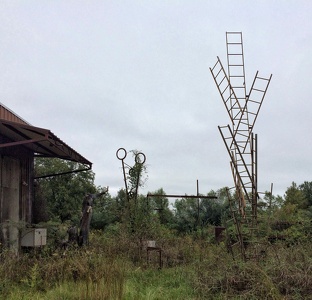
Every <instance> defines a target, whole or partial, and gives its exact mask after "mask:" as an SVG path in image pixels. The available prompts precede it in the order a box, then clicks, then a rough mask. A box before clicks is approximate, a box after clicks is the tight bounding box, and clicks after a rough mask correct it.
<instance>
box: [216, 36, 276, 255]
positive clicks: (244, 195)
mask: <svg viewBox="0 0 312 300" xmlns="http://www.w3.org/2000/svg"><path fill="white" fill-rule="evenodd" d="M226 48H227V65H228V68H227V73H226V70H225V69H224V67H223V65H222V63H221V60H220V58H219V57H217V62H216V63H215V65H214V66H213V67H212V68H210V71H211V74H212V77H213V79H214V81H215V83H216V85H217V88H218V91H219V93H220V95H221V98H222V100H223V103H224V105H225V107H226V110H227V112H228V114H229V117H230V120H231V126H230V125H227V126H218V128H219V131H220V134H221V136H222V139H223V141H224V144H225V146H226V149H227V151H228V153H229V156H230V165H231V170H232V175H233V179H234V187H233V188H234V189H235V193H236V197H235V200H232V199H231V197H230V193H228V195H229V202H230V209H231V215H232V218H231V220H229V221H231V222H233V223H234V228H235V237H234V241H232V242H231V243H230V250H231V252H232V254H233V257H236V256H237V255H240V256H241V257H242V258H243V259H244V260H246V259H248V258H249V257H250V256H251V255H252V254H250V253H249V252H248V253H247V251H248V250H247V248H248V247H249V246H248V247H246V244H247V239H248V243H249V244H250V241H252V240H253V239H254V237H255V235H256V232H255V231H256V229H257V201H258V198H259V195H258V191H257V135H256V134H254V133H253V127H254V125H255V122H256V119H257V116H258V114H259V111H260V108H261V105H262V102H263V99H264V96H265V94H266V92H267V89H268V86H269V84H270V81H271V78H272V74H271V75H270V77H269V78H264V77H260V76H259V74H258V71H257V72H256V75H255V77H254V80H253V82H252V85H251V88H250V90H249V93H247V92H246V90H247V89H246V80H245V67H244V53H243V37H242V33H241V32H226ZM233 202H234V203H233ZM232 239H233V237H232ZM249 248H250V247H249ZM235 249H238V251H237V250H235ZM237 253H238V254H237Z"/></svg>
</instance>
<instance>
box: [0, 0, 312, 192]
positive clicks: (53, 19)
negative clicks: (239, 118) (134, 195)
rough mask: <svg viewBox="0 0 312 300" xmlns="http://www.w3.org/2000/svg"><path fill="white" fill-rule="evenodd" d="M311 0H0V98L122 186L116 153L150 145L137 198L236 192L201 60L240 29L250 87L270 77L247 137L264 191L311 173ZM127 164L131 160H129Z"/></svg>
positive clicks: (207, 62)
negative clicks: (253, 137)
mask: <svg viewBox="0 0 312 300" xmlns="http://www.w3.org/2000/svg"><path fill="white" fill-rule="evenodd" d="M311 15H312V2H311V1H308V0H307V1H272V0H270V1H219V0H218V1H196V0H192V1H126V0H124V1H116V0H114V1H113V0H111V1H31V0H28V1H14V0H13V1H12V0H10V1H4V0H2V1H0V37H1V44H0V68H1V72H0V102H2V103H3V104H4V105H6V106H7V107H9V108H10V109H11V110H13V111H14V112H16V113H17V114H18V115H20V116H21V117H22V118H24V119H26V120H27V121H28V122H30V123H31V124H32V125H34V126H37V127H43V128H48V129H50V130H51V131H52V132H53V133H55V134H56V135H57V136H58V137H59V138H61V139H62V140H63V141H64V142H66V143H67V144H68V145H69V146H71V147H73V148H74V149H75V150H77V151H78V152H79V153H80V154H82V155H83V156H85V157H86V158H87V159H89V160H90V161H92V162H93V170H94V172H95V174H96V184H97V185H101V186H107V185H108V186H110V191H111V193H112V194H114V193H115V192H116V191H117V190H119V189H120V188H121V187H123V178H122V172H121V163H120V161H119V160H118V159H117V158H116V156H115V153H116V150H117V149H118V148H120V147H124V148H126V149H127V150H132V149H138V150H141V151H142V152H144V153H145V155H146V158H147V161H146V163H147V165H148V176H149V178H148V181H147V183H146V186H145V188H144V189H141V191H140V192H141V193H143V194H144V193H147V192H148V191H155V190H156V189H159V188H161V187H162V188H163V189H164V190H165V191H166V192H167V193H168V194H172V193H177V194H184V193H187V194H195V193H196V180H197V179H198V180H199V188H200V192H201V193H207V192H209V191H210V190H211V189H214V190H216V189H219V188H221V187H224V186H232V184H233V183H232V177H231V171H230V167H229V157H228V153H227V151H226V149H225V146H224V144H223V141H222V139H221V136H220V134H219V131H218V129H217V126H218V125H226V124H228V123H229V118H228V115H227V113H226V110H225V107H224V105H223V103H222V100H221V98H220V96H219V94H218V92H217V88H216V86H215V84H214V81H213V78H212V76H211V74H210V71H209V67H212V66H213V65H214V63H215V62H216V57H217V56H219V57H220V59H221V61H222V62H223V63H224V64H226V46H225V32H226V31H242V32H243V41H244V55H245V70H246V78H247V88H250V85H251V83H252V80H253V78H254V75H255V73H256V71H257V70H259V74H260V75H263V76H264V77H267V76H269V75H270V74H271V73H272V74H273V78H272V81H271V84H270V86H269V89H268V92H267V95H266V97H265V99H264V103H263V106H262V108H261V111H260V113H259V117H258V119H257V122H256V125H255V128H254V132H255V133H257V134H258V174H259V179H258V183H259V190H260V191H265V190H269V189H270V184H271V182H273V183H274V194H280V195H283V194H284V192H285V190H286V188H287V187H288V186H290V185H291V182H292V181H295V182H296V183H298V184H300V183H302V182H304V181H312V178H311V170H312V151H311V150H312V138H311V134H310V130H311V129H310V128H311V127H312V118H311V117H310V114H311V111H312V101H311V99H310V97H311V81H312V80H311V69H312V58H311V53H312V18H311ZM127 162H128V163H129V164H132V162H133V158H132V157H131V155H129V156H128V157H127Z"/></svg>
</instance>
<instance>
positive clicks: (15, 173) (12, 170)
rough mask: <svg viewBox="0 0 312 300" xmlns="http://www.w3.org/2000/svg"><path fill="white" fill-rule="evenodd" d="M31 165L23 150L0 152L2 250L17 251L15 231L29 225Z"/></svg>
mask: <svg viewBox="0 0 312 300" xmlns="http://www.w3.org/2000/svg"><path fill="white" fill-rule="evenodd" d="M0 140H3V137H0ZM33 161H34V158H33V153H32V152H31V151H28V150H27V149H26V148H25V147H23V146H20V147H4V148H0V224H1V234H0V239H1V243H2V244H3V245H5V246H9V247H11V246H13V247H14V248H16V247H18V237H19V235H18V228H21V226H22V225H23V224H25V223H31V222H32V203H33Z"/></svg>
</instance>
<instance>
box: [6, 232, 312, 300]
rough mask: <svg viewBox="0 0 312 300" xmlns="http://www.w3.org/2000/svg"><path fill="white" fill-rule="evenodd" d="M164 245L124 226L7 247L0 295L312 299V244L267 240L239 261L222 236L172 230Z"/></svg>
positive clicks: (23, 297)
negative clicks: (80, 241)
mask: <svg viewBox="0 0 312 300" xmlns="http://www.w3.org/2000/svg"><path fill="white" fill-rule="evenodd" d="M159 242H160V243H161V246H162V262H163V265H162V268H159V260H158V259H159V257H158V252H156V251H155V252H153V253H150V254H151V255H150V257H149V258H150V259H149V260H147V252H146V249H145V248H144V246H143V245H142V243H141V242H140V241H139V240H138V241H136V240H133V239H130V238H128V237H127V235H126V234H124V233H118V234H116V233H115V234H114V235H106V234H103V233H101V232H96V233H93V234H92V236H91V240H90V246H88V247H85V248H77V247H72V248H71V249H67V250H64V249H60V248H52V247H50V246H47V247H46V248H44V249H41V250H37V251H35V252H29V253H23V254H21V255H19V256H18V257H16V256H15V255H13V254H12V253H11V252H10V251H4V250H3V251H2V253H1V255H0V260H1V269H0V299H12V300H13V299H14V300H16V299H25V300H26V299H32V300H33V299H51V300H53V299H58V300H59V299H69V300H70V299H92V300H96V299H108V300H113V299H125V300H127V299H129V300H130V299H133V300H134V299H136V300H138V299H144V300H145V299H149V300H156V299H159V300H160V299H161V300H165V299H312V247H311V243H310V244H305V245H293V246H287V245H284V244H274V245H270V244H268V246H267V248H266V251H265V253H263V257H261V258H259V259H258V260H257V261H247V262H243V261H241V260H236V261H234V260H233V258H232V256H231V255H230V254H229V253H228V252H227V251H226V249H225V247H224V245H223V244H222V243H221V244H220V245H217V244H215V243H208V242H206V241H204V240H200V239H196V238H194V237H191V236H186V237H180V238H178V237H175V236H169V237H168V236H167V237H166V239H163V240H162V241H159Z"/></svg>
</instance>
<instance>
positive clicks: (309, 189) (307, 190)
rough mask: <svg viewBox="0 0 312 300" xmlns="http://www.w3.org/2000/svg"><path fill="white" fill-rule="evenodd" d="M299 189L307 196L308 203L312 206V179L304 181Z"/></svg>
mask: <svg viewBox="0 0 312 300" xmlns="http://www.w3.org/2000/svg"><path fill="white" fill-rule="evenodd" d="M299 189H300V190H301V191H302V193H303V195H304V197H305V198H306V200H307V205H308V206H312V181H310V182H309V181H305V182H304V183H302V184H300V185H299Z"/></svg>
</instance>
